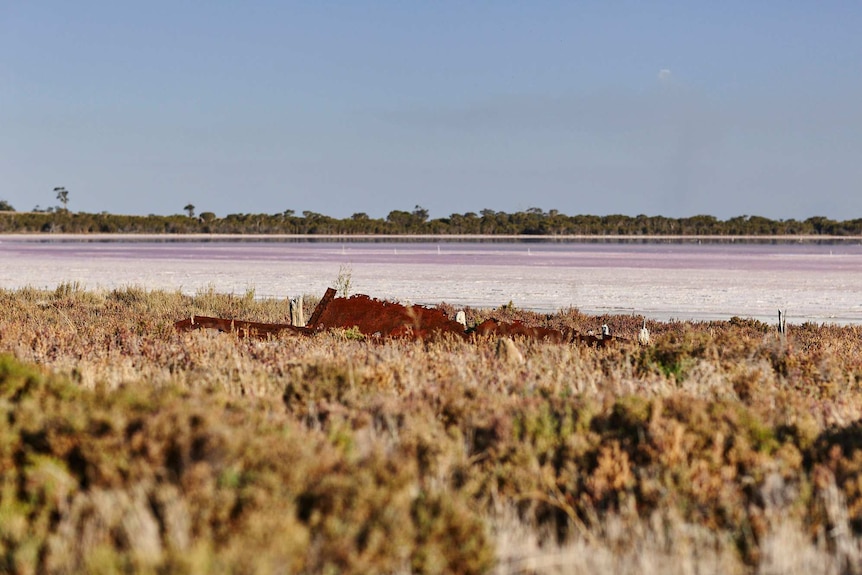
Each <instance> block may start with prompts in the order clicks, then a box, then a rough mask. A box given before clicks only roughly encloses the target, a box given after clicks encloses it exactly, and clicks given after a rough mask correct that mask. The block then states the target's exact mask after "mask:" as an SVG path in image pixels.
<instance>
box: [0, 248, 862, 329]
mask: <svg viewBox="0 0 862 575" xmlns="http://www.w3.org/2000/svg"><path fill="white" fill-rule="evenodd" d="M339 274H342V275H349V277H350V280H351V291H352V293H366V294H369V295H372V296H374V297H379V298H389V299H396V300H400V301H405V302H413V303H423V304H432V305H433V304H436V303H439V302H442V301H445V302H449V303H452V304H455V305H470V306H482V307H496V306H499V305H502V304H506V303H508V302H509V301H511V302H512V303H513V304H515V305H516V306H518V307H522V308H527V309H534V310H538V311H555V310H557V309H560V308H566V307H570V306H571V307H576V308H579V309H581V310H582V311H584V312H588V313H595V314H603V313H610V314H617V313H633V314H638V315H645V316H647V317H650V318H653V319H660V320H665V319H670V318H676V319H727V318H729V317H731V316H741V317H755V318H758V319H762V320H764V321H774V319H775V317H776V316H777V310H778V309H783V310H784V309H786V310H787V312H788V317H789V321H790V322H791V323H793V322H802V321H814V322H818V323H821V322H828V323H841V324H847V323H862V244H860V242H859V241H858V240H850V241H840V242H833V243H814V242H763V243H750V242H749V243H746V242H732V243H731V242H725V243H711V242H697V241H691V240H689V241H685V242H670V241H665V242H583V241H580V242H574V241H569V242H561V241H512V240H508V241H493V242H478V241H469V242H468V241H437V242H434V241H427V240H424V241H415V242H413V241H410V242H407V241H396V242H392V241H347V240H344V241H342V240H328V241H308V240H307V239H305V238H303V239H296V238H280V239H267V240H262V239H260V238H256V239H253V240H238V239H234V238H231V239H208V240H206V241H202V240H200V239H195V240H189V239H184V238H171V239H170V241H166V240H165V239H164V238H158V239H155V238H148V239H145V240H141V239H138V240H133V239H129V238H115V237H110V236H108V237H107V238H106V237H99V238H98V240H96V241H93V240H92V239H90V240H87V241H82V240H81V239H80V238H69V237H66V238H63V239H61V240H59V241H45V236H3V237H0V288H6V289H15V288H21V287H25V286H33V287H39V288H48V289H53V288H54V287H56V286H57V285H58V284H61V283H66V282H77V283H79V284H80V285H82V286H83V287H86V288H88V289H114V288H117V287H125V286H139V287H143V288H146V289H165V290H171V291H181V292H183V293H189V294H194V293H197V292H200V291H204V290H209V289H214V290H215V291H218V292H225V293H237V294H243V293H246V292H248V291H252V290H253V291H254V293H255V295H256V296H257V297H279V298H283V297H293V296H296V295H300V294H316V295H320V294H322V293H323V291H324V290H325V289H326V287H328V286H331V285H333V284H334V283H335V281H336V278H337V277H338V276H339Z"/></svg>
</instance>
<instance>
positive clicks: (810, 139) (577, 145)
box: [0, 0, 862, 220]
mask: <svg viewBox="0 0 862 575" xmlns="http://www.w3.org/2000/svg"><path fill="white" fill-rule="evenodd" d="M860 30H862V3H860V2H858V0H849V1H830V0H824V1H823V2H809V1H798V0H785V1H781V2H779V1H777V0H761V1H751V0H745V1H742V0H727V1H725V2H698V1H685V2H683V1H680V2H670V1H664V0H655V1H652V2H642V1H631V2H627V1H615V2H607V1H592V0H584V1H580V2H576V1H550V0H547V1H543V0H535V1H531V2H522V1H518V2H514V1H507V0H498V1H493V2H492V1H483V0H477V1H470V2H464V1H463V0H462V1H448V0H437V1H433V2H428V1H425V2H421V1H405V0H401V1H389V0H378V1H375V2H360V1H352V2H346V1H336V0H333V1H321V2H293V1H284V0H282V1H277V0H259V1H255V0H249V1H246V2H237V1H234V2H227V1H223V0H209V1H206V2H204V1H193V0H171V1H166V0H148V1H147V2H116V1H113V0H104V1H101V0H80V1H76V2H68V1H65V0H27V1H25V0H0V200H5V201H7V202H9V203H10V204H11V205H12V206H13V207H14V208H15V209H17V210H18V211H28V210H31V209H34V208H35V207H37V206H38V207H39V208H40V209H45V208H48V207H53V206H57V205H59V202H58V201H57V199H56V193H55V192H54V191H53V190H54V188H55V187H59V186H62V187H65V188H66V190H68V198H69V203H68V208H69V209H70V210H71V211H80V212H90V213H98V212H102V211H106V212H110V213H115V214H134V215H146V214H160V215H168V214H176V213H184V207H185V206H186V205H187V204H189V203H191V204H193V205H194V206H195V207H196V210H197V212H198V213H199V212H202V211H212V212H215V213H216V214H217V215H218V216H226V215H228V214H233V213H272V214H274V213H280V212H284V211H285V210H289V209H290V210H294V211H295V212H296V213H297V214H301V213H302V212H303V211H306V210H309V211H313V212H318V213H323V214H326V215H330V216H333V217H339V218H344V217H349V216H351V215H352V214H354V213H358V212H364V213H366V214H368V215H370V216H371V217H385V216H386V214H388V213H389V212H390V211H392V210H406V211H412V210H413V209H414V207H415V206H421V207H423V208H425V209H427V210H428V211H429V213H430V215H431V217H434V218H437V217H446V216H448V215H449V214H452V213H465V212H470V211H472V212H479V211H481V210H484V209H492V210H497V211H505V212H516V211H521V210H527V209H530V208H540V209H543V210H546V211H548V210H551V209H555V210H558V211H560V212H562V213H565V214H569V215H575V214H593V215H609V214H625V215H631V216H635V215H639V214H645V215H649V216H668V217H686V216H692V215H701V214H705V215H712V216H715V217H718V218H720V219H727V218H730V217H735V216H740V215H758V216H763V217H768V218H772V219H791V218H793V219H806V218H808V217H812V216H825V217H828V218H832V219H838V220H847V219H854V218H860V217H862V33H860V32H859V31H860Z"/></svg>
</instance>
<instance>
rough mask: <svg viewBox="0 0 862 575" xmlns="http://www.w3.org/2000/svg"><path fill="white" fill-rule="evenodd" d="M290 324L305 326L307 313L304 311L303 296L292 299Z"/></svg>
mask: <svg viewBox="0 0 862 575" xmlns="http://www.w3.org/2000/svg"><path fill="white" fill-rule="evenodd" d="M290 325H292V326H294V327H305V314H304V313H303V311H302V296H299V297H295V298H293V299H291V300H290Z"/></svg>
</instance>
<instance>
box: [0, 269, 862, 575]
mask: <svg viewBox="0 0 862 575" xmlns="http://www.w3.org/2000/svg"><path fill="white" fill-rule="evenodd" d="M313 299H314V298H308V297H306V298H305V300H306V306H307V307H308V309H306V316H310V311H311V309H313V307H314V304H315V303H316V302H314V301H313ZM441 308H442V309H444V310H445V311H447V313H448V314H449V315H450V317H454V312H455V310H453V309H451V308H450V307H448V306H446V305H442V306H441ZM191 315H205V316H213V317H232V318H237V319H241V320H247V321H255V322H264V323H283V322H285V321H287V318H288V317H289V302H288V301H287V300H283V301H282V300H278V301H275V300H265V301H260V300H257V299H255V298H254V295H253V293H248V294H245V295H240V296H236V295H223V294H216V293H213V292H212V291H207V292H203V293H199V294H198V295H196V296H195V297H187V296H183V295H181V294H178V293H165V292H148V291H145V290H143V289H139V288H134V287H129V288H126V289H122V290H115V291H111V292H104V293H101V292H98V293H97V292H87V291H82V290H80V289H78V287H77V286H75V285H65V286H60V287H59V288H58V289H57V290H55V291H51V292H46V291H39V290H32V289H27V290H18V291H0V354H3V358H2V360H0V470H2V475H0V572H3V573H6V572H9V573H117V572H127V573H131V572H135V573H206V572H218V573H256V574H257V573H261V574H263V573H328V572H339V573H369V572H376V573H413V572H415V573H483V572H496V573H565V572H621V573H644V572H646V573H649V572H654V573H659V572H660V573H710V572H716V573H719V572H720V573H732V572H739V573H746V572H759V573H787V572H793V571H798V572H806V573H809V572H810V573H837V574H840V573H857V572H860V571H862V556H860V535H862V423H860V418H862V333H860V330H859V328H858V327H853V326H848V327H839V326H816V325H795V326H788V332H789V333H788V334H787V336H786V337H785V338H782V337H779V336H778V335H777V334H776V333H775V329H774V328H773V327H772V326H769V325H766V324H763V323H760V322H757V321H752V320H745V319H739V318H734V319H732V320H730V321H728V322H710V323H698V324H689V323H681V322H680V323H676V322H673V323H651V322H648V327H649V329H650V332H651V338H652V342H653V343H652V345H650V346H648V347H642V346H638V345H637V344H633V343H632V344H628V343H625V342H622V343H620V344H619V345H615V346H611V347H607V348H599V349H596V348H591V347H587V346H583V345H578V344H555V343H546V342H538V341H528V340H521V339H515V340H514V341H513V342H508V343H502V344H501V343H500V342H499V341H498V338H491V337H489V338H485V339H480V340H478V341H477V342H475V343H473V342H465V341H463V340H461V339H456V338H443V339H440V340H437V341H425V342H422V341H402V340H390V341H385V342H382V343H381V342H371V341H367V340H366V339H365V338H363V337H362V336H361V334H360V333H357V332H353V331H351V330H334V331H331V332H328V333H325V334H320V335H318V336H315V337H314V338H296V337H288V336H284V337H282V336H277V337H272V338H269V339H263V340H250V339H241V338H238V337H236V336H235V335H231V334H219V333H216V332H210V331H199V332H191V333H184V334H181V333H177V332H176V331H175V330H174V329H173V324H174V322H175V321H177V320H178V319H181V318H185V317H190V316H191ZM467 318H468V324H469V325H475V324H478V323H481V322H482V321H484V320H487V319H490V318H495V319H498V320H500V321H520V322H523V323H524V324H526V325H530V326H536V327H544V328H552V329H558V330H564V329H565V330H571V331H577V332H581V333H586V332H588V331H590V330H595V331H598V330H599V328H600V326H601V325H602V324H607V325H609V326H610V329H611V331H612V333H614V334H619V335H621V336H624V337H627V338H629V339H631V340H634V338H635V337H636V335H637V333H638V330H639V329H640V328H641V327H642V319H641V318H639V317H626V316H616V317H590V316H585V315H582V314H580V313H578V312H577V310H563V311H561V312H560V313H557V314H553V315H550V316H546V315H538V314H533V313H529V312H524V311H521V310H518V309H515V308H514V307H512V306H502V307H501V308H499V309H497V310H467Z"/></svg>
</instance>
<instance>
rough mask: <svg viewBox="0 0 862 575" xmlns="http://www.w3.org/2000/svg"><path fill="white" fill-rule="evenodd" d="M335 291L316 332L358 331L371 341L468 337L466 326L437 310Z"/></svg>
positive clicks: (315, 323) (324, 302) (317, 318)
mask: <svg viewBox="0 0 862 575" xmlns="http://www.w3.org/2000/svg"><path fill="white" fill-rule="evenodd" d="M332 296H334V290H332V288H330V289H328V290H327V291H326V294H325V295H324V296H323V299H321V300H320V302H321V303H320V304H319V305H318V306H317V308H316V309H315V311H314V314H313V315H312V317H311V320H310V321H309V324H308V327H309V328H310V329H312V330H313V331H322V330H326V329H333V328H343V329H352V328H356V329H358V330H359V331H360V332H361V333H362V334H364V335H366V336H368V337H382V338H387V337H405V338H409V339H426V338H428V337H435V336H440V335H442V334H451V335H455V336H459V337H463V336H465V335H466V330H465V328H464V326H463V325H461V324H460V323H458V322H457V321H455V320H452V319H449V318H448V317H447V316H446V314H445V313H443V312H442V311H440V310H439V309H436V308H427V307H423V306H418V305H408V306H405V305H401V304H399V303H395V302H390V301H381V300H377V299H372V298H370V297H368V296H367V295H355V296H351V297H348V298H336V297H332Z"/></svg>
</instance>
